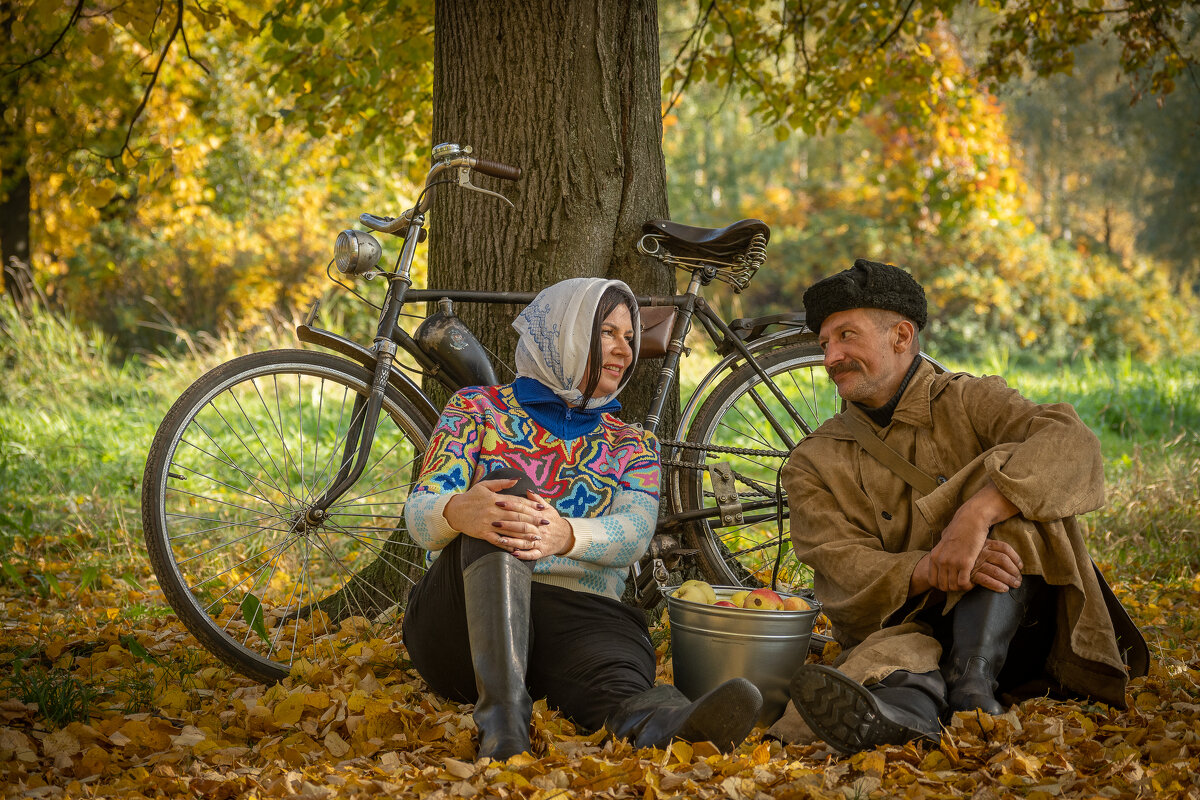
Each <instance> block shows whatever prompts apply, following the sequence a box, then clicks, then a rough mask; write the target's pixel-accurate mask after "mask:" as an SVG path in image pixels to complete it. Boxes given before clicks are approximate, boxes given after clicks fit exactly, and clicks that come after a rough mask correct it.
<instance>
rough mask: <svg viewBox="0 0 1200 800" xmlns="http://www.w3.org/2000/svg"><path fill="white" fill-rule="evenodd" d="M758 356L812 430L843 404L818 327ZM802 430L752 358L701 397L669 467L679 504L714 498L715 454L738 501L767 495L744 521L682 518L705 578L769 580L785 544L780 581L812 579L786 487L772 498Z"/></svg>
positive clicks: (696, 505) (712, 502) (701, 506)
mask: <svg viewBox="0 0 1200 800" xmlns="http://www.w3.org/2000/svg"><path fill="white" fill-rule="evenodd" d="M756 362H757V364H758V365H759V366H760V367H761V368H762V369H763V370H764V371H765V372H766V373H767V374H768V375H770V376H771V378H772V380H773V381H774V382H775V383H776V385H778V386H779V388H780V389H781V390H782V391H783V392H784V394H785V395H786V396H787V397H788V399H789V401H791V403H790V404H791V406H792V409H793V410H794V411H795V413H796V415H797V416H798V417H799V418H800V419H803V420H804V422H805V424H806V425H807V426H808V429H809V430H813V429H815V428H816V427H817V426H818V425H820V424H821V422H823V421H824V420H825V419H827V418H828V417H830V416H832V415H833V414H836V413H837V412H838V411H839V410H840V409H841V402H842V401H841V398H840V397H838V395H837V387H836V386H835V385H834V384H833V382H832V381H830V380H829V378H828V376H827V375H826V374H825V369H824V363H823V356H822V353H821V348H820V347H819V346H818V345H817V342H816V337H815V336H814V337H812V339H811V340H809V341H801V342H795V343H793V344H790V345H787V346H785V347H782V348H780V349H778V350H773V351H771V352H768V353H766V354H764V355H761V356H758V357H757V358H756ZM770 418H774V423H772V421H771V419H770ZM803 433H804V429H803V428H802V427H801V426H800V425H799V424H798V423H797V422H796V421H795V419H793V418H792V416H791V414H789V413H788V412H787V410H786V409H785V408H784V407H783V405H782V404H781V403H780V402H779V401H778V399H777V398H775V397H774V395H773V394H772V393H771V392H770V390H769V389H768V388H767V387H766V386H765V385H764V384H763V382H762V380H761V379H760V377H759V375H758V373H757V372H756V371H755V369H754V366H753V365H752V364H743V365H742V366H740V367H738V368H737V369H735V370H733V371H732V372H730V374H729V375H727V376H726V377H725V378H724V379H723V380H722V381H721V382H720V383H719V384H717V386H716V388H714V389H713V390H712V393H711V394H710V395H709V396H708V397H707V398H705V400H704V402H703V403H702V404H701V405H700V408H699V409H698V410H697V412H696V415H695V417H694V419H693V420H692V422H691V424H690V425H689V426H688V429H687V435H686V436H685V437H684V441H685V443H687V444H688V445H690V446H689V447H685V448H684V449H683V450H682V452H681V454H680V458H679V461H680V462H681V465H680V466H677V467H676V468H675V469H674V470H673V487H674V489H673V492H674V496H675V497H676V498H677V503H678V505H679V507H680V510H681V511H684V512H688V511H697V510H708V511H713V510H714V509H715V508H719V505H720V504H719V503H718V502H717V499H716V498H715V497H714V496H713V494H714V493H713V492H711V491H709V489H708V485H707V483H706V482H707V480H708V467H709V466H710V465H712V464H715V463H719V462H727V463H729V465H730V466H731V467H732V473H733V476H734V488H735V489H736V492H737V498H736V501H737V502H738V503H741V504H743V505H745V504H750V503H755V502H758V503H768V502H769V506H768V507H766V508H763V509H760V510H756V511H747V512H745V515H744V517H743V519H744V520H745V521H744V522H743V523H741V524H736V523H734V524H729V523H725V524H722V520H721V519H720V518H719V517H718V518H715V519H713V518H707V519H700V520H696V521H693V522H691V523H689V524H688V527H687V529H686V533H685V541H686V542H687V543H688V544H689V545H690V546H691V547H693V548H695V549H696V551H697V558H698V560H699V566H700V571H701V573H702V575H703V576H704V577H705V579H706V580H708V581H710V582H712V583H714V584H719V585H733V586H736V585H740V586H746V587H758V586H763V585H766V584H768V583H769V582H770V581H771V576H772V574H773V573H774V572H775V564H776V555H777V553H778V550H779V547H780V546H782V547H783V549H784V552H783V554H782V556H781V557H780V559H779V561H780V563H779V569H778V578H779V580H778V583H779V585H780V588H783V589H787V590H794V589H799V588H802V587H804V586H808V585H810V584H811V571H810V570H808V568H807V567H804V566H803V565H802V564H800V563H799V562H798V561H797V560H796V558H795V555H794V553H793V552H792V551H791V547H790V545H791V542H790V539H789V537H788V527H789V519H788V508H787V496H786V494H785V493H782V487H779V492H780V493H781V494H779V495H778V499H776V498H777V486H776V476H777V475H778V472H779V468H780V467H781V466H782V465H783V462H784V460H785V459H786V453H787V452H788V451H789V450H791V448H792V447H793V446H794V445H795V443H796V442H797V441H799V439H800V438H801V437H802V436H803ZM719 448H731V449H734V448H736V449H738V450H741V451H743V452H732V453H730V452H722V451H721V450H720V449H719ZM780 525H782V537H781V536H780Z"/></svg>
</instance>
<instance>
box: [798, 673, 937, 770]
mask: <svg viewBox="0 0 1200 800" xmlns="http://www.w3.org/2000/svg"><path fill="white" fill-rule="evenodd" d="M944 688H945V684H944V683H943V682H942V678H941V675H940V674H939V673H938V672H936V671H934V672H926V673H912V672H904V671H896V672H893V673H892V674H891V675H889V676H888V677H887V678H885V679H884V680H883V681H881V682H880V683H877V684H873V685H872V686H871V688H870V689H868V688H866V687H865V686H863V685H862V684H860V683H858V682H857V681H853V680H851V679H850V678H848V677H846V676H845V675H843V674H842V673H841V672H838V671H837V670H836V669H833V668H832V667H826V666H824V665H822V664H805V665H804V666H802V667H800V669H798V670H796V674H795V675H793V676H792V682H791V686H790V689H791V695H792V702H793V703H795V704H796V710H797V711H799V712H800V716H802V717H804V721H805V722H807V723H808V726H809V727H810V728H812V729H813V732H814V733H816V734H817V735H818V736H820V737H821V738H822V739H823V740H825V741H826V742H827V743H829V745H830V746H832V747H833V748H834V749H835V750H837V751H838V752H840V753H845V754H850V753H857V752H860V751H862V750H870V749H871V748H873V747H878V746H879V745H881V744H904V743H905V742H909V741H912V740H913V739H918V738H925V739H929V740H931V741H938V740H939V738H940V736H941V726H940V724H939V723H938V716H939V713H940V711H941V708H942V707H943V705H944V704H943V703H942V701H941V692H942V691H944Z"/></svg>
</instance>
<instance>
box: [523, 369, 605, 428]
mask: <svg viewBox="0 0 1200 800" xmlns="http://www.w3.org/2000/svg"><path fill="white" fill-rule="evenodd" d="M512 388H513V396H514V397H516V398H517V402H518V403H520V404H521V408H523V409H525V413H527V414H528V415H529V416H530V417H531V418H532V419H533V421H534V422H536V423H537V424H538V425H541V426H542V427H543V428H545V429H546V430H547V431H549V432H550V433H552V434H554V435H555V436H557V437H558V438H559V439H576V438H578V437H580V436H583V435H584V434H585V433H591V432H592V431H593V430H595V429H596V426H597V425H599V424H600V415H601V414H604V413H606V412H607V413H612V412H615V411H618V410H620V408H621V404H620V403H618V402H617V401H616V400H610V401H608V402H607V403H605V404H604V405H602V406H600V407H598V408H571V407H569V406H568V405H567V404H566V402H565V401H564V400H563V399H562V398H561V397H559V396H558V395H556V394H555V393H554V392H552V391H551V390H550V388H549V387H548V386H546V385H545V384H543V383H542V382H541V381H537V380H534V379H533V378H517V379H516V380H515V381H513V383H512Z"/></svg>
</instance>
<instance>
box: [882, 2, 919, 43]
mask: <svg viewBox="0 0 1200 800" xmlns="http://www.w3.org/2000/svg"><path fill="white" fill-rule="evenodd" d="M916 2H917V0H908V5H907V6H905V8H904V13H903V14H901V15H900V21H899V22H897V23H896V27H894V28H892V31H891V33H889V34H888V35H887V36H885V37H883V39H882V40H881V41H880V42H879V44H877V45H875V49H876V50H882V49H883V48H885V47H887V45H888V42H890V41H891V40H892V39H894V38H896V34H898V33H900V29H901V28H902V27H904V23H905V21H906V20H907V19H908V15H909V13H910V12H911V11H912V7H913V5H915V4H916Z"/></svg>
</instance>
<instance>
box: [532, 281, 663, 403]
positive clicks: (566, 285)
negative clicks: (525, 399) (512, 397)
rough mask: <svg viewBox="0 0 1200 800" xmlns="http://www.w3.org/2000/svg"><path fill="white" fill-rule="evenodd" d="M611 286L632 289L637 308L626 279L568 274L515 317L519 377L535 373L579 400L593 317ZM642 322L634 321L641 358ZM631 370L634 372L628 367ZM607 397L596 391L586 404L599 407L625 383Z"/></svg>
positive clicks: (562, 393) (626, 291)
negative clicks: (570, 276)
mask: <svg viewBox="0 0 1200 800" xmlns="http://www.w3.org/2000/svg"><path fill="white" fill-rule="evenodd" d="M610 287H616V288H617V289H619V290H621V292H623V293H624V294H626V295H628V297H629V300H630V304H631V305H632V306H633V307H634V308H637V300H636V299H635V297H634V294H633V292H632V291H630V289H629V287H628V286H626V285H625V284H624V283H622V282H621V281H611V280H607V279H605V278H568V279H567V280H565V281H559V282H558V283H556V284H554V285H553V286H548V287H546V288H545V289H543V290H542V291H541V292H540V293H538V296H537V297H535V298H533V302H532V303H530V304H529V305H528V306H526V307H525V310H524V311H522V312H521V313H520V315H519V316H518V317H517V318H516V320H515V321H514V322H513V327H514V328H516V330H517V333H519V334H520V335H521V338H520V339H519V340H518V341H517V377H521V378H533V379H534V380H536V381H538V382H539V383H541V384H542V385H544V386H546V387H548V388H549V389H550V390H551V391H553V392H554V393H555V394H556V395H558V396H559V397H561V398H562V399H563V400H564V401H565V402H566V403H567V405H569V406H576V405H578V403H579V400H580V398H582V397H583V393H582V392H581V391H579V384H580V383H582V382H583V379H584V377H585V376H586V374H587V362H588V350H589V348H590V347H591V342H592V323H593V321H594V320H595V319H596V309H597V308H598V307H599V305H600V297H601V296H602V295H603V294H604V292H605V291H607V290H608V289H609V288H610ZM640 328H641V326H640V325H634V326H633V360H632V361H631V362H630V364H629V367H630V369H632V368H633V365H634V364H636V363H637V356H638V348H639V346H640V344H641V341H642V332H641V330H640ZM626 375H628V373H626ZM624 384H625V381H622V385H621V387H620V388H618V389H617V391H615V392H613V393H612V394H607V395H604V396H603V397H592V398H589V399H588V401H587V405H586V406H585V408H596V407H598V406H602V405H604V404H605V403H607V402H608V401H610V400H612V399H613V398H614V397H616V396H617V394H619V393H620V391H621V388H624Z"/></svg>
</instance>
